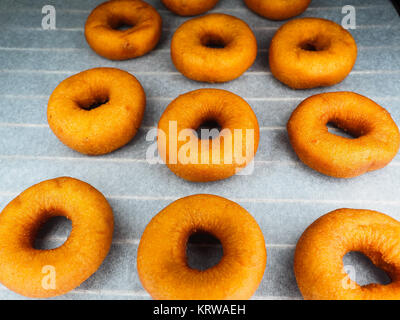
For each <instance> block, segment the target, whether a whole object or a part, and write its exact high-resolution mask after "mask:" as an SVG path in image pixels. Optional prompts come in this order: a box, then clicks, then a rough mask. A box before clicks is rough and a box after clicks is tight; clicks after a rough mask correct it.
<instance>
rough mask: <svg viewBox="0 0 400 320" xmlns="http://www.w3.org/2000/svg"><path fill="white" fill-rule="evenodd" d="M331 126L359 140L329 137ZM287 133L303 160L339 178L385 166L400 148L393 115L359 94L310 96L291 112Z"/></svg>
mask: <svg viewBox="0 0 400 320" xmlns="http://www.w3.org/2000/svg"><path fill="white" fill-rule="evenodd" d="M329 123H332V124H334V125H335V126H336V127H338V128H340V129H342V130H344V131H346V132H348V133H350V134H351V135H352V136H353V137H355V138H354V139H351V138H346V137H342V136H339V135H336V134H334V133H330V132H329V131H328V127H327V124H329ZM287 130H288V134H289V139H290V142H291V144H292V147H293V149H294V151H295V152H296V154H297V156H298V157H299V158H300V160H301V161H303V162H304V163H305V164H306V165H308V166H309V167H311V168H313V169H314V170H317V171H319V172H321V173H323V174H326V175H328V176H332V177H337V178H351V177H356V176H359V175H361V174H363V173H366V172H368V171H372V170H377V169H380V168H383V167H384V166H386V165H387V164H388V163H389V162H390V161H391V160H392V159H393V158H394V156H395V155H396V154H397V151H398V150H399V145H400V135H399V129H398V127H397V125H396V123H395V122H394V121H393V119H392V118H391V116H390V114H389V112H387V111H386V110H385V109H384V108H382V107H381V106H379V105H378V104H376V103H375V102H374V101H372V100H370V99H368V98H366V97H364V96H362V95H359V94H356V93H354V92H329V93H322V94H317V95H314V96H311V97H309V98H307V99H306V100H304V101H303V102H302V103H300V105H299V106H298V107H297V108H296V110H295V111H294V112H293V113H292V115H291V117H290V119H289V121H288V124H287Z"/></svg>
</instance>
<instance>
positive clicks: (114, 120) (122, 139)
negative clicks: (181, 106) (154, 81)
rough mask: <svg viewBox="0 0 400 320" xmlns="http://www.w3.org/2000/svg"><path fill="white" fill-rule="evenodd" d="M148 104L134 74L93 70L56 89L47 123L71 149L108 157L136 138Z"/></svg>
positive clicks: (50, 104) (65, 82)
mask: <svg viewBox="0 0 400 320" xmlns="http://www.w3.org/2000/svg"><path fill="white" fill-rule="evenodd" d="M115 1H119V0H115ZM97 105H100V106H97ZM145 105H146V96H145V93H144V91H143V88H142V86H141V85H140V83H139V81H138V80H137V79H136V78H135V77H134V76H133V75H131V74H129V73H128V72H126V71H122V70H119V69H114V68H94V69H89V70H86V71H83V72H80V73H78V74H75V75H73V76H71V77H69V78H67V79H65V80H64V81H62V82H61V83H60V84H59V85H58V86H57V88H56V89H54V91H53V93H52V94H51V96H50V99H49V102H48V106H47V120H48V122H49V125H50V128H51V130H52V131H53V132H54V134H55V135H56V136H57V137H58V138H59V139H60V140H61V142H63V143H64V144H65V145H67V146H68V147H70V148H72V149H74V150H76V151H79V152H81V153H84V154H89V155H99V154H106V153H109V152H111V151H114V150H116V149H118V148H120V147H122V146H123V145H125V144H126V143H128V142H129V141H130V140H131V139H132V138H133V137H134V136H135V134H136V132H137V130H138V129H139V127H140V123H141V121H142V118H143V114H144V109H145ZM93 106H97V107H95V108H93Z"/></svg>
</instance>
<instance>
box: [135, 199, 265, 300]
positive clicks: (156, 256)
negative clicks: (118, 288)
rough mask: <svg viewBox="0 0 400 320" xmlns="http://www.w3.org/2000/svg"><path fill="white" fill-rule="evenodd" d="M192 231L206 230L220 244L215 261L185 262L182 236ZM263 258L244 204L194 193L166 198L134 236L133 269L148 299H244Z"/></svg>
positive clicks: (253, 286) (256, 278)
mask: <svg viewBox="0 0 400 320" xmlns="http://www.w3.org/2000/svg"><path fill="white" fill-rule="evenodd" d="M197 232H204V233H209V234H212V235H213V236H215V237H216V238H217V239H219V240H220V242H221V244H222V247H223V257H222V259H221V261H220V262H219V263H218V264H217V265H215V266H214V267H211V268H209V269H206V270H204V271H200V270H196V269H192V268H190V267H189V266H188V263H187V259H186V244H187V241H188V239H189V237H190V236H191V235H192V234H194V233H197ZM266 260H267V252H266V249H265V243H264V237H263V234H262V232H261V230H260V227H259V226H258V224H257V222H256V221H255V220H254V218H253V217H252V216H251V215H250V214H249V213H248V212H247V211H246V210H245V209H243V208H242V207H241V206H239V205H238V204H237V203H235V202H232V201H230V200H228V199H225V198H221V197H218V196H214V195H207V194H199V195H192V196H189V197H186V198H182V199H179V200H177V201H175V202H173V203H171V204H170V205H169V206H167V207H166V208H165V209H163V210H162V211H161V212H160V213H158V214H157V215H156V216H155V217H154V218H153V219H152V220H151V221H150V223H149V224H148V225H147V227H146V229H145V230H144V232H143V235H142V238H141V239H140V244H139V248H138V254H137V270H138V274H139V278H140V281H141V282H142V285H143V287H144V288H145V289H146V290H147V291H148V292H149V293H150V295H151V296H152V297H153V298H154V299H160V300H164V299H171V300H172V299H173V300H204V299H206V300H210V299H212V300H215V299H218V300H219V299H232V300H235V299H249V298H250V297H251V296H252V295H253V294H254V292H255V291H256V289H257V288H258V285H259V284H260V282H261V279H262V277H263V274H264V270H265V265H266Z"/></svg>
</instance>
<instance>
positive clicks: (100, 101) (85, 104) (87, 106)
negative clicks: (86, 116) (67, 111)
mask: <svg viewBox="0 0 400 320" xmlns="http://www.w3.org/2000/svg"><path fill="white" fill-rule="evenodd" d="M109 101H110V99H109V98H108V96H107V95H101V96H98V97H94V98H93V99H91V100H90V101H78V106H79V108H81V109H83V110H86V111H90V110H94V109H97V108H99V107H101V106H102V105H104V104H106V103H107V102H109Z"/></svg>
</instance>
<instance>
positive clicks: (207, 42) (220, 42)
mask: <svg viewBox="0 0 400 320" xmlns="http://www.w3.org/2000/svg"><path fill="white" fill-rule="evenodd" d="M200 41H201V44H202V45H203V46H204V47H207V48H211V49H224V48H225V47H226V46H227V45H228V43H227V41H226V40H225V39H223V38H222V37H221V36H219V35H216V34H211V33H210V34H206V35H204V36H203V37H202V38H201V40H200Z"/></svg>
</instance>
